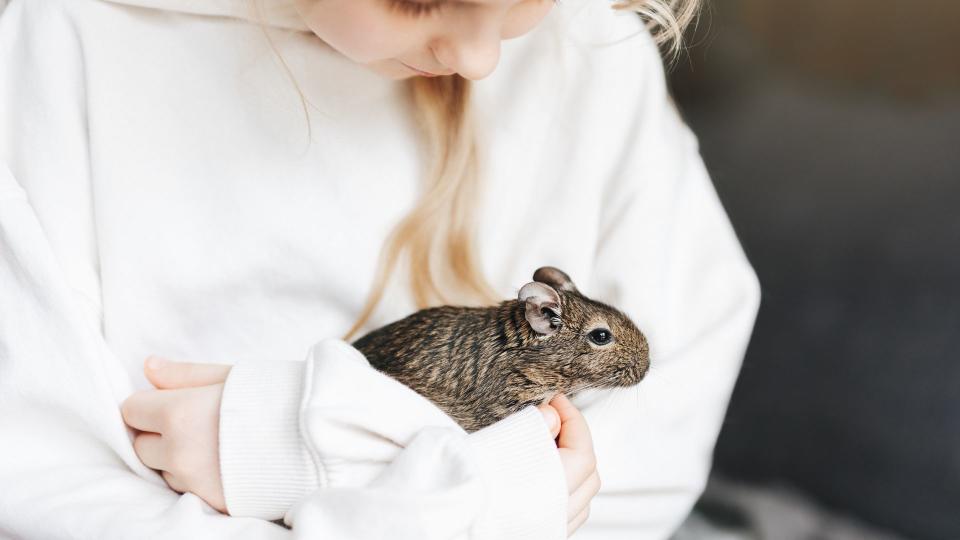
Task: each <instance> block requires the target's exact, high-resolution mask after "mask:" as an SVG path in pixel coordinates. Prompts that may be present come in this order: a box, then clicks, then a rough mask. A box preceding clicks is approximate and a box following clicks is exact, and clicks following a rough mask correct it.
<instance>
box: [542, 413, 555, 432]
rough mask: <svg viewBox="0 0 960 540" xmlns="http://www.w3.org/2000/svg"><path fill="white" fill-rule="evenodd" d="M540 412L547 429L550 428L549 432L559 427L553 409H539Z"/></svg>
mask: <svg viewBox="0 0 960 540" xmlns="http://www.w3.org/2000/svg"><path fill="white" fill-rule="evenodd" d="M540 412H542V413H543V420H544V421H545V422H546V423H547V427H548V428H550V430H551V431H552V430H553V429H555V428H556V427H557V426H558V425H560V417H559V416H558V415H557V413H556V412H554V410H553V409H546V410H543V409H541V410H540Z"/></svg>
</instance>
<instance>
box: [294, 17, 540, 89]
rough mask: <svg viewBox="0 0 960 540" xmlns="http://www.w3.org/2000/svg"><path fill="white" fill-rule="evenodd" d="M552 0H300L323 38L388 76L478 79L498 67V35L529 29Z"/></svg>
mask: <svg viewBox="0 0 960 540" xmlns="http://www.w3.org/2000/svg"><path fill="white" fill-rule="evenodd" d="M554 2H555V0H297V9H298V11H299V12H300V15H301V16H302V17H303V19H304V21H305V22H306V23H307V25H308V26H309V27H310V29H311V30H313V32H314V33H315V34H317V36H319V37H320V39H322V40H323V41H325V42H326V43H327V44H328V45H330V46H331V47H333V48H334V49H336V50H337V51H338V52H340V53H341V54H343V55H344V56H346V57H347V58H349V59H351V60H353V61H354V62H357V63H359V64H363V65H365V66H367V67H369V68H370V69H372V70H374V71H375V72H377V73H379V74H381V75H383V76H385V77H389V78H392V79H405V78H408V77H414V76H417V75H424V73H422V72H427V73H430V74H433V75H452V74H454V73H459V74H460V75H461V76H463V77H464V78H467V79H472V80H478V79H482V78H484V77H486V76H487V75H489V74H490V73H492V72H493V70H494V68H496V66H497V61H498V60H499V58H500V41H502V40H505V39H510V38H514V37H517V36H521V35H523V34H525V33H527V32H529V31H530V30H532V29H533V28H534V27H535V26H536V25H537V23H539V22H540V20H541V19H543V17H544V16H546V14H547V13H548V12H549V11H550V8H551V7H552V6H553V4H554ZM404 64H406V65H404ZM417 70H419V71H420V72H418V71H417Z"/></svg>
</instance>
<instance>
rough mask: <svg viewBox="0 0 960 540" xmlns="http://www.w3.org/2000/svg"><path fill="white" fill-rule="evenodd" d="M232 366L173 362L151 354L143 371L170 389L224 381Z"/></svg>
mask: <svg viewBox="0 0 960 540" xmlns="http://www.w3.org/2000/svg"><path fill="white" fill-rule="evenodd" d="M230 367H231V366H229V365H226V364H195V363H192V362H171V361H169V360H166V359H165V358H161V357H159V356H150V357H148V358H147V360H146V362H145V363H144V369H143V371H144V373H145V374H146V376H147V380H149V381H150V383H151V384H153V385H154V386H156V387H157V388H162V389H170V388H190V387H194V386H208V385H211V384H219V383H222V382H224V381H225V380H227V375H228V374H229V373H230Z"/></svg>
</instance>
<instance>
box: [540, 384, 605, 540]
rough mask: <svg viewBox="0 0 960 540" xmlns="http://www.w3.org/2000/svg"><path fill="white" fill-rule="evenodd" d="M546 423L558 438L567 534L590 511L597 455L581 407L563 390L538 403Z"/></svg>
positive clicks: (596, 480) (597, 480)
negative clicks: (565, 498)
mask: <svg viewBox="0 0 960 540" xmlns="http://www.w3.org/2000/svg"><path fill="white" fill-rule="evenodd" d="M540 411H541V412H542V413H543V416H544V419H545V420H546V422H547V425H548V426H550V428H551V430H552V432H553V435H554V437H555V438H556V439H557V449H558V450H559V452H560V462H561V463H562V464H563V471H564V473H565V474H566V477H567V492H568V493H569V494H570V495H569V499H568V503H567V536H570V535H571V534H573V533H574V531H576V530H577V529H578V528H579V527H580V525H583V522H584V521H586V520H587V517H588V516H589V515H590V501H591V500H592V499H593V496H594V495H596V494H597V492H598V491H600V475H598V474H597V457H596V455H594V453H593V439H592V438H591V437H590V428H588V427H587V421H586V420H585V419H584V418H583V415H582V414H580V411H578V410H577V408H576V407H574V406H573V403H571V402H570V400H569V399H567V397H566V396H564V395H563V394H558V395H557V396H556V397H554V398H553V399H552V400H550V404H549V405H541V406H540Z"/></svg>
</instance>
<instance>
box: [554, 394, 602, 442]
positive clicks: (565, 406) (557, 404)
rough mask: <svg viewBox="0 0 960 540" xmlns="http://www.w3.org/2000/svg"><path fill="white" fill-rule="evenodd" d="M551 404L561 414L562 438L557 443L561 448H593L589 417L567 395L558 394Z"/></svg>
mask: <svg viewBox="0 0 960 540" xmlns="http://www.w3.org/2000/svg"><path fill="white" fill-rule="evenodd" d="M550 405H551V406H553V408H554V409H555V410H556V411H557V414H559V415H560V425H561V429H560V439H559V440H558V441H557V444H558V446H559V447H560V448H570V449H571V450H590V451H592V450H593V439H592V438H591V437H590V428H589V427H588V426H587V419H586V418H584V417H583V414H581V413H580V411H579V410H578V409H577V408H576V407H575V406H574V405H573V403H571V402H570V400H569V399H568V398H567V396H565V395H563V394H557V395H556V396H555V397H554V398H553V399H552V400H550Z"/></svg>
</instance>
